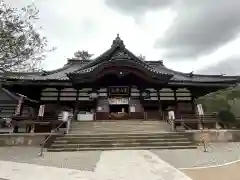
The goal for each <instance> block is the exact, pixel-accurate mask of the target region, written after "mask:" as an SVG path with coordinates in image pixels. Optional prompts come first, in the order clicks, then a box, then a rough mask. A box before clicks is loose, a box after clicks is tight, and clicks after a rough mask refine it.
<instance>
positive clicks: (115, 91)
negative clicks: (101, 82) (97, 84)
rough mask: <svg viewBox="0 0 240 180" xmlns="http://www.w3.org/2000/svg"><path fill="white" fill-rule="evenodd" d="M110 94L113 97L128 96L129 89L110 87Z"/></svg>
mask: <svg viewBox="0 0 240 180" xmlns="http://www.w3.org/2000/svg"><path fill="white" fill-rule="evenodd" d="M108 92H109V95H113V96H128V95H129V87H109V89H108Z"/></svg>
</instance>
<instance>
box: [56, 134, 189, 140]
mask: <svg viewBox="0 0 240 180" xmlns="http://www.w3.org/2000/svg"><path fill="white" fill-rule="evenodd" d="M190 136H192V133H185V132H182V133H171V132H166V133H164V132H163V133H159V132H158V133H102V134H92V133H91V134H67V135H65V136H62V137H58V138H61V139H65V138H88V139H89V138H100V139H101V138H121V137H122V138H144V137H145V138H151V137H156V138H180V137H190Z"/></svg>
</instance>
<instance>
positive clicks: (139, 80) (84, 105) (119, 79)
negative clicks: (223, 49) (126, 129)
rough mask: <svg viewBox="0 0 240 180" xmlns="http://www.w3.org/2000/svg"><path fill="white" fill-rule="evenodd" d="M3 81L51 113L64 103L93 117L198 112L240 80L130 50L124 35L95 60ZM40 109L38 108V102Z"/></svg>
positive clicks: (5, 76) (72, 61) (7, 74)
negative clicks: (199, 101) (199, 103)
mask: <svg viewBox="0 0 240 180" xmlns="http://www.w3.org/2000/svg"><path fill="white" fill-rule="evenodd" d="M1 78H2V86H3V87H4V88H6V89H8V90H9V91H12V92H15V93H20V94H23V95H25V96H27V97H29V98H31V99H34V100H37V101H39V102H40V104H47V105H49V106H48V108H47V109H46V112H47V111H49V112H55V111H57V110H59V109H61V108H62V107H65V108H66V107H67V108H71V109H72V110H73V112H74V114H78V113H80V114H81V113H82V112H89V114H91V113H92V114H94V117H93V119H94V120H107V119H146V117H147V119H164V116H165V114H166V112H167V111H169V110H174V111H175V114H176V117H179V116H181V115H182V114H188V113H195V112H196V104H195V99H196V98H198V97H201V96H204V95H206V94H208V93H211V92H214V91H217V90H219V89H224V88H227V87H230V86H233V85H235V84H236V83H238V82H239V79H240V78H239V77H238V76H223V75H197V74H193V73H181V72H177V71H174V70H171V69H168V68H167V67H165V66H164V65H163V62H162V61H147V60H146V61H145V60H141V59H139V58H138V57H137V56H135V55H134V54H133V53H132V52H131V51H129V50H128V49H127V48H126V47H125V45H124V42H123V41H122V40H121V39H120V37H119V36H117V37H116V39H114V40H113V42H112V45H111V47H110V48H109V49H108V50H107V51H106V52H104V53H103V54H101V55H100V56H99V57H97V58H95V59H94V60H79V59H68V63H67V64H66V65H65V66H64V67H62V68H60V69H57V70H53V71H47V72H37V73H21V72H18V73H17V72H16V73H13V72H5V73H2V77H1ZM36 108H37V107H36Z"/></svg>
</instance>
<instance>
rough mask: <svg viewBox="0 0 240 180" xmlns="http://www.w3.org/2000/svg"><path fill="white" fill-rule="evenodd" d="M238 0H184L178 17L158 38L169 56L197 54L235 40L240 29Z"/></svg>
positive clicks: (179, 8) (157, 45)
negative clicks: (161, 36) (163, 34)
mask: <svg viewBox="0 0 240 180" xmlns="http://www.w3.org/2000/svg"><path fill="white" fill-rule="evenodd" d="M239 7H240V1H239V0H227V1H226V0H208V1H183V3H182V4H181V5H179V6H178V7H177V8H176V10H177V13H178V15H177V17H176V18H175V20H174V22H173V24H172V26H170V28H169V29H168V30H167V31H166V34H165V36H164V38H161V39H158V40H157V41H156V43H155V47H156V48H164V49H165V50H166V52H165V56H166V57H167V58H169V59H184V58H194V57H195V58H196V57H198V56H201V55H205V54H209V53H211V52H213V51H214V50H217V49H218V48H220V47H221V46H222V45H224V44H225V43H228V42H229V41H231V40H234V39H235V38H236V37H237V36H238V34H239V31H240V11H239Z"/></svg>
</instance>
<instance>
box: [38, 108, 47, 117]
mask: <svg viewBox="0 0 240 180" xmlns="http://www.w3.org/2000/svg"><path fill="white" fill-rule="evenodd" d="M44 109H45V105H40V107H39V111H38V116H40V117H43V115H44Z"/></svg>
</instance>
